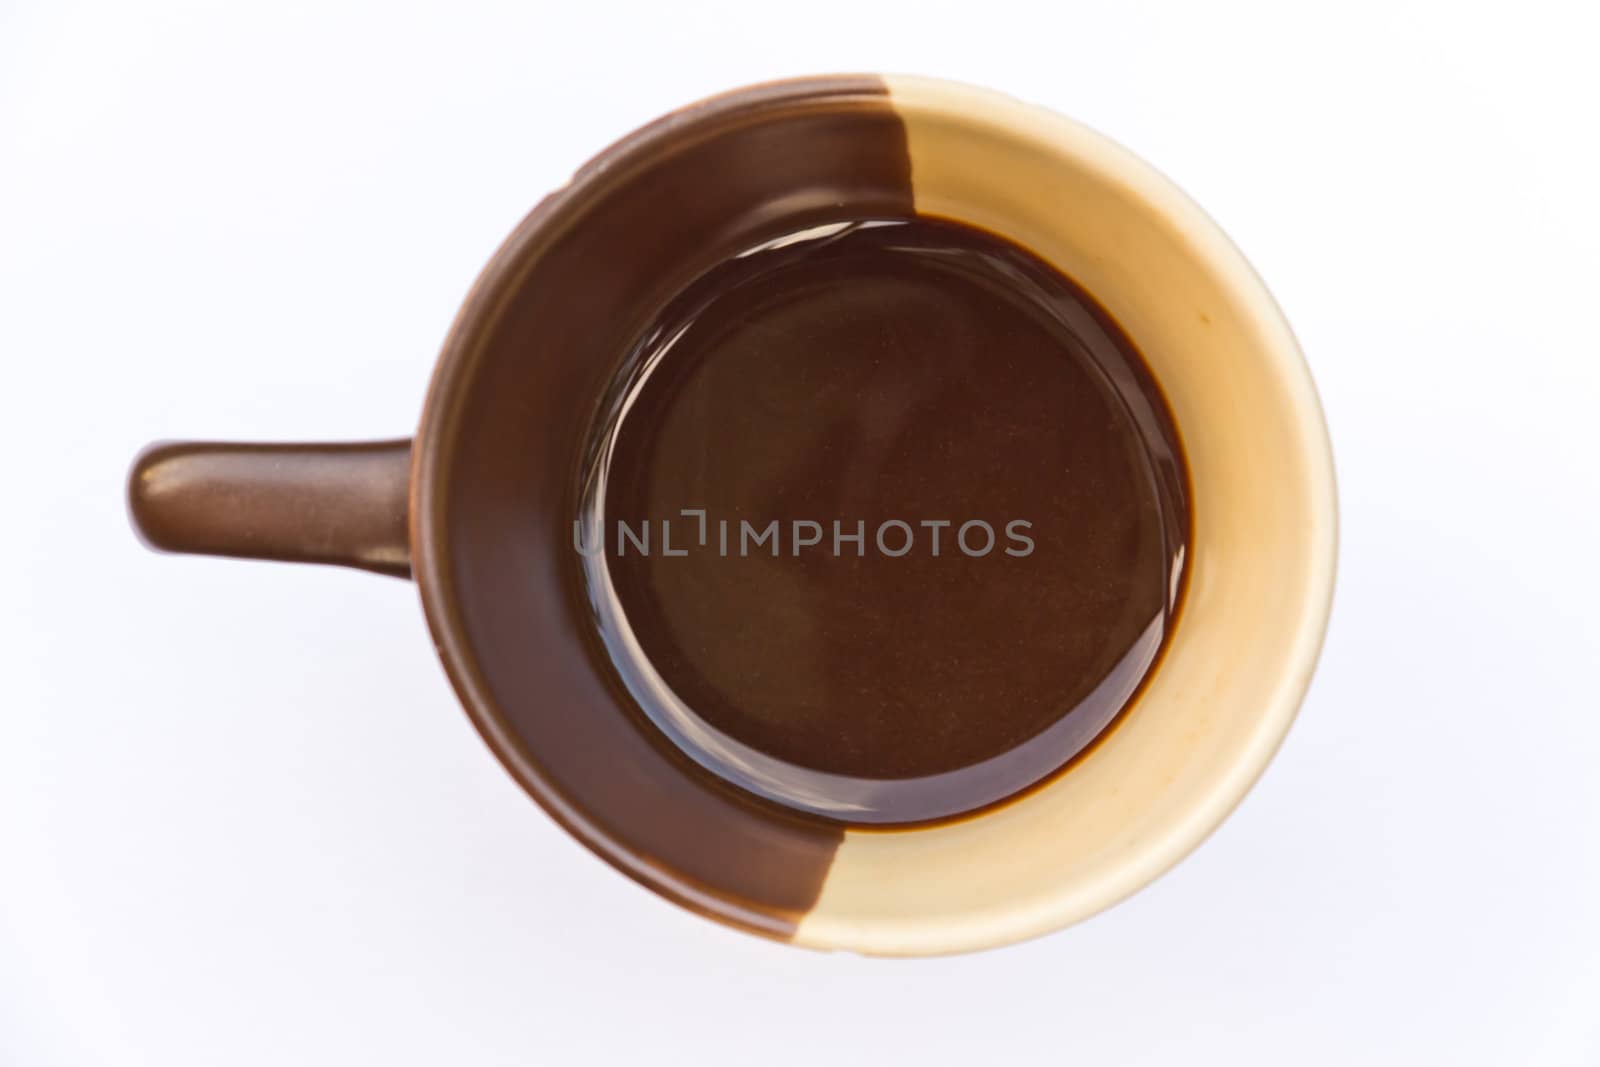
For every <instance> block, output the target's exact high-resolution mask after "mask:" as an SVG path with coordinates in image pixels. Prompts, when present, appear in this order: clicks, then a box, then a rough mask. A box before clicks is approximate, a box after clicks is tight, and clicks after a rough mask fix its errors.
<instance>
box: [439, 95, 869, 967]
mask: <svg viewBox="0 0 1600 1067" xmlns="http://www.w3.org/2000/svg"><path fill="white" fill-rule="evenodd" d="M885 93H886V88H885V86H884V84H883V82H882V80H881V77H880V76H878V75H870V74H833V75H816V76H809V77H799V78H786V79H777V80H772V81H767V82H760V83H755V84H751V85H747V86H743V87H740V88H737V89H732V90H729V91H725V92H722V93H718V94H716V95H713V96H710V97H706V98H704V99H702V100H700V101H697V102H694V103H690V104H687V105H684V106H682V107H679V108H677V109H675V110H673V111H670V112H668V113H666V114H664V115H662V116H661V117H659V118H657V119H655V120H653V121H651V122H649V123H648V124H646V125H644V126H641V127H639V128H637V129H635V130H634V131H633V132H631V133H629V134H627V135H625V136H623V137H622V138H620V139H618V140H617V141H614V142H612V143H611V144H610V145H609V146H607V147H606V148H604V149H602V150H601V151H600V152H598V153H597V154H595V155H594V156H593V157H591V158H590V159H589V161H588V162H586V163H584V164H583V165H582V166H581V167H579V168H578V170H577V171H575V172H574V174H573V176H572V178H571V179H570V180H569V181H568V182H567V184H565V185H564V186H562V187H561V188H559V189H556V190H555V191H553V192H551V193H549V194H548V195H547V196H545V197H544V198H543V199H542V200H541V201H540V202H539V203H538V204H537V205H535V206H534V208H533V210H532V211H530V212H529V213H528V214H527V215H526V216H525V217H524V218H523V219H522V221H521V222H520V223H518V225H517V226H516V228H515V229H514V230H512V232H511V234H510V235H509V236H508V237H507V238H506V239H505V240H504V241H503V242H502V243H501V244H500V246H499V247H498V248H497V249H496V250H495V252H494V254H493V255H492V256H491V257H490V259H489V261H488V263H487V264H486V265H485V266H484V268H483V270H482V271H481V272H480V273H479V275H478V277H477V278H476V279H475V280H474V282H473V284H472V287H471V288H470V289H469V290H468V293H467V296H466V298H465V300H463V302H462V304H461V307H460V310H459V311H458V312H457V314H456V317H455V320H454V322H453V323H452V324H451V327H450V330H449V332H448V333H447V335H446V337H445V341H444V344H443V347H442V349H441V352H440V356H439V359H438V361H437V363H436V364H435V365H434V369H433V374H432V376H431V379H430V381H429V384H428V389H427V393H426V395H425V397H424V400H423V409H422V417H421V420H420V422H419V424H418V427H417V433H416V436H415V438H414V439H413V442H412V450H411V479H410V495H409V508H408V511H409V527H410V529H409V532H410V545H411V575H412V577H413V578H414V580H415V581H416V584H417V588H418V591H419V593H420V596H421V600H422V608H423V614H424V617H425V618H426V620H427V624H428V629H429V632H430V633H431V635H432V637H433V642H434V647H435V650H436V652H437V654H438V656H439V659H440V661H441V663H442V664H443V665H444V669H445V673H446V676H447V677H448V678H449V679H450V683H451V685H452V687H453V688H454V689H455V692H456V695H457V697H458V698H459V699H460V701H461V703H462V705H463V706H464V707H465V708H466V711H467V714H468V717H469V718H470V719H471V720H472V724H473V726H474V728H475V729H476V730H477V731H478V733H479V735H480V736H481V737H482V738H483V740H484V742H485V743H486V744H487V745H488V746H489V748H490V750H491V751H492V752H493V753H494V754H495V756H496V758H497V759H499V761H500V762H501V764H502V765H503V766H504V767H505V768H506V770H507V771H508V772H509V773H510V774H511V776H512V777H513V779H514V780H515V781H516V782H517V783H518V785H520V786H521V787H522V788H523V789H524V790H525V791H526V792H527V793H528V794H529V795H530V796H532V797H533V798H534V800H535V801H537V802H538V804H539V805H540V806H541V807H542V808H543V809H544V810H545V811H546V812H547V813H548V814H549V815H550V816H551V817H552V818H554V819H555V820H556V822H557V823H559V824H560V825H561V826H562V827H563V828H564V829H565V830H566V831H567V832H568V833H571V834H572V835H573V836H575V837H576V838H577V839H578V840H579V841H581V842H583V843H584V844H585V845H586V846H587V847H589V848H590V849H592V850H594V851H595V852H596V853H597V854H598V855H600V856H601V857H602V858H604V859H605V860H606V861H607V862H608V863H610V864H611V865H612V866H614V867H616V868H617V869H618V870H620V871H621V872H622V873H624V874H626V875H627V876H628V877H630V878H632V879H633V880H634V881H636V882H638V883H639V884H641V885H643V886H645V887H646V888H648V889H651V890H653V891H655V892H657V893H660V894H662V895H664V896H666V897H667V898H669V899H671V900H672V901H674V902H676V903H678V904H680V905H682V906H684V907H686V908H688V909H690V910H691V911H694V912H695V913H697V914H700V915H703V916H705V917H707V918H710V919H713V920H715V921H717V922H720V923H726V924H729V925H733V926H736V927H738V928H740V929H743V930H746V931H748V932H751V933H755V934H758V935H761V936H763V937H767V938H771V939H773V940H777V941H782V942H786V943H793V942H792V940H791V939H792V936H793V928H792V924H791V923H788V922H781V921H780V922H777V923H775V922H774V918H773V916H770V915H767V914H764V913H763V912H761V911H757V910H752V909H751V908H749V907H746V906H742V905H743V903H744V902H742V901H740V900H738V899H737V898H735V897H733V896H730V895H724V894H720V893H708V892H707V891H705V890H702V889H700V888H698V887H697V886H696V885H695V884H693V883H692V882H690V881H688V880H685V879H680V878H678V877H675V875H674V872H673V871H672V870H671V869H669V868H668V867H666V866H665V865H663V864H662V863H660V862H651V861H650V860H649V859H647V858H646V857H643V856H640V855H637V854H636V853H635V852H634V851H632V850H631V849H629V848H628V847H626V846H624V845H622V844H621V843H619V842H617V841H615V840H613V839H612V837H611V836H610V835H609V834H608V833H607V832H606V831H605V830H604V829H603V828H601V827H600V826H599V825H598V824H597V823H595V822H594V820H592V819H591V818H590V817H589V816H588V815H587V813H586V812H585V811H584V810H583V809H582V807H580V806H579V805H576V804H574V803H572V802H570V801H569V800H568V799H567V798H566V797H565V796H563V795H562V793H561V791H560V790H558V789H556V788H554V787H553V786H552V785H551V784H550V783H549V782H548V781H547V780H546V779H545V777H544V776H543V774H542V773H541V772H540V771H539V769H538V767H537V764H536V761H535V760H534V759H533V758H531V757H530V755H529V754H528V753H527V752H526V751H525V750H524V747H523V743H522V741H521V740H520V739H519V738H518V737H517V736H516V734H515V733H514V732H513V731H512V730H511V729H510V728H508V727H507V725H506V724H505V723H504V722H502V721H501V719H500V718H499V717H498V715H497V714H496V711H495V702H494V700H493V699H492V698H491V696H490V694H489V693H488V691H487V685H486V684H485V681H484V679H483V676H482V672H481V669H480V667H479V666H478V664H477V662H476V660H475V657H474V655H473V652H472V648H471V644H470V642H469V641H468V640H467V639H466V636H465V634H464V626H463V622H462V618H461V614H460V604H459V598H458V596H457V595H456V591H455V589H454V588H453V587H452V585H451V583H450V580H449V578H448V577H447V575H446V573H445V565H444V560H445V556H446V553H445V551H444V548H445V543H446V542H445V534H444V533H443V530H444V528H445V521H444V517H445V511H446V509H447V506H448V505H447V489H448V484H449V476H450V466H451V465H450V456H449V455H447V454H445V453H444V448H443V446H442V445H441V443H440V442H441V441H448V440H450V439H451V437H452V436H453V433H452V431H453V430H454V428H455V426H456V423H457V420H458V419H459V418H460V416H461V406H462V404H461V401H462V399H463V397H464V395H465V393H466V391H467V384H468V383H469V382H470V381H471V379H472V376H473V373H474V371H475V369H476V365H475V362H474V360H475V358H477V357H479V356H480V354H481V352H482V348H481V346H479V345H478V344H477V342H478V340H479V339H480V338H481V337H482V336H483V334H484V331H485V330H487V329H489V328H492V325H493V324H494V322H495V320H496V318H497V315H498V313H499V311H500V310H501V309H502V308H503V307H504V306H505V304H506V303H507V302H508V301H509V300H511V299H512V298H514V296H515V294H516V290H517V285H518V282H519V280H520V277H521V275H522V273H523V272H524V271H525V269H526V265H527V263H528V262H529V259H528V257H529V256H530V255H536V254H537V250H538V249H539V248H540V247H541V246H545V247H547V246H548V245H549V244H551V243H553V242H554V241H555V240H556V239H557V238H558V237H559V236H560V234H561V233H562V232H564V230H565V225H564V224H565V223H568V222H570V221H571V209H573V208H577V207H580V206H581V205H582V204H584V203H585V202H588V201H589V200H590V199H591V198H598V197H603V196H604V195H605V193H606V192H607V191H608V189H610V188H611V187H612V186H613V184H614V183H616V182H617V181H619V180H620V178H619V177H618V176H622V175H626V174H627V173H628V171H629V166H630V164H632V163H634V162H637V161H643V160H645V159H648V158H650V157H651V156H652V155H654V154H656V153H660V152H662V151H663V150H666V151H670V150H671V149H672V147H674V146H677V147H681V146H683V145H685V144H688V143H691V142H693V141H694V139H695V138H696V135H697V133H699V132H701V131H703V130H705V128H706V127H707V126H709V125H711V124H713V123H715V121H716V120H717V119H719V118H725V117H727V116H730V115H733V114H737V113H738V112H740V111H743V110H746V109H752V108H755V107H759V106H762V105H770V104H775V103H780V102H783V101H786V100H789V99H794V98H805V97H826V98H829V99H831V100H835V101H839V102H845V101H848V100H850V99H852V98H871V99H872V100H873V101H874V102H875V103H878V104H880V105H881V104H882V103H883V98H884V95H885Z"/></svg>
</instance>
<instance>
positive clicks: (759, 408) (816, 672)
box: [574, 218, 1190, 823]
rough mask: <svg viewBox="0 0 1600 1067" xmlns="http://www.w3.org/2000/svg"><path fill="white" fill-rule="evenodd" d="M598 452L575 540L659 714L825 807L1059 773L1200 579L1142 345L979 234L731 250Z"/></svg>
mask: <svg viewBox="0 0 1600 1067" xmlns="http://www.w3.org/2000/svg"><path fill="white" fill-rule="evenodd" d="M591 455H592V463H591V464H590V469H589V470H588V471H587V472H586V474H585V488H584V493H583V500H582V509H581V513H580V514H579V515H578V516H577V524H576V526H575V529H574V547H575V548H577V549H579V550H580V551H582V552H583V555H584V557H585V558H584V560H583V566H584V568H585V573H586V575H587V581H588V584H589V595H590V598H591V600H592V602H593V603H594V605H595V609H596V612H597V615H598V616H599V618H600V621H601V624H602V633H603V636H604V639H605V641H606V644H607V647H608V649H609V652H610V655H611V658H612V661H613V662H614V664H615V665H616V667H617V670H618V675H619V678H620V680H621V681H622V683H623V684H624V685H625V686H626V687H627V689H628V690H629V691H630V692H631V694H632V696H633V698H634V700H635V701H636V702H637V704H638V706H639V709H640V711H641V712H642V715H643V717H644V718H646V719H648V720H649V723H648V724H642V725H643V728H647V729H660V730H662V731H664V732H665V733H666V734H667V735H668V736H669V737H671V738H672V739H673V740H674V741H675V742H676V743H677V745H678V746H679V747H680V748H681V749H682V750H683V751H684V753H685V754H686V755H687V756H689V757H690V758H691V759H693V760H694V761H696V762H698V763H699V764H701V765H702V766H703V767H705V768H706V769H708V770H710V771H711V772H713V773H714V774H716V775H719V776H721V777H722V778H724V779H726V780H727V781H728V782H730V783H732V784H733V785H735V786H737V787H739V788H742V789H745V790H749V791H751V792H754V793H756V794H759V795H761V796H764V797H766V798H768V799H769V800H772V801H774V802H776V803H779V804H782V805H784V806H786V807H789V808H792V809H796V810H798V811H802V812H807V813H810V814H812V815H815V816H821V817H826V818H833V819H840V820H844V821H849V822H860V823H903V822H914V821H923V820H929V819H938V818H944V817H948V816H952V815H956V814H960V813H962V812H967V811H971V810H974V809H976V808H980V807H982V806H985V805H988V804H991V803H994V802H996V801H999V800H1002V799H1004V798H1006V797H1008V796H1010V795H1013V794H1015V793H1016V792H1018V791H1019V790H1022V789H1025V788H1026V787H1028V786H1029V785H1031V784H1033V783H1035V782H1037V781H1039V780H1040V779H1042V778H1045V777H1047V776H1048V775H1050V774H1051V773H1052V772H1054V771H1056V770H1058V769H1059V768H1060V767H1062V766H1063V765H1064V764H1065V763H1067V762H1068V761H1069V760H1070V759H1071V758H1072V757H1073V756H1075V755H1076V754H1078V753H1079V752H1081V751H1082V750H1083V749H1084V748H1085V747H1086V746H1088V745H1089V744H1090V743H1091V742H1092V741H1093V740H1094V739H1095V738H1096V737H1097V736H1098V735H1099V734H1100V733H1101V732H1102V731H1104V730H1105V729H1106V727H1107V726H1108V725H1109V724H1110V723H1111V722H1112V720H1113V719H1115V718H1116V716H1117V715H1118V713H1119V712H1120V711H1121V710H1122V709H1123V708H1124V707H1125V706H1126V705H1127V704H1128V703H1129V701H1130V700H1131V699H1132V697H1133V696H1134V694H1135V692H1136V690H1137V689H1138V687H1139V685H1140V684H1141V682H1142V680H1143V678H1144V677H1145V676H1146V674H1147V673H1148V672H1149V671H1150V669H1151V668H1152V667H1153V666H1154V664H1155V662H1156V660H1157V659H1158V657H1159V655H1160V650H1161V647H1162V644H1163V641H1164V639H1165V636H1166V634H1167V632H1168V629H1169V627H1170V625H1171V623H1172V620H1173V617H1174V613H1175V611H1176V607H1177V604H1178V602H1179V599H1180V595H1181V586H1182V576H1183V569H1184V559H1185V555H1186V553H1187V551H1188V547H1189V544H1188V543H1189V536H1190V534H1189V531H1190V508H1189V500H1188V491H1187V482H1188V479H1187V474H1186V472H1185V470H1184V466H1183V460H1182V453H1181V450H1180V447H1179V443H1178V439H1177V434H1176V432H1175V430H1174V428H1173V424H1172V420H1171V417H1170V414H1169V412H1168V410H1167V407H1166V404H1165V402H1164V401H1163V399H1162V397H1161V395H1160V393H1159V391H1158V390H1157V388H1156V385H1155V382H1154V380H1153V379H1152V378H1151V376H1150V374H1149V372H1148V370H1147V369H1146V368H1145V366H1144V364H1143V362H1142V360H1141V358H1140V356H1139V354H1138V352H1137V350H1136V349H1135V348H1134V346H1133V345H1132V344H1131V343H1130V341H1129V340H1128V339H1127V338H1126V337H1125V336H1124V335H1123V334H1122V332H1121V330H1120V329H1119V328H1118V327H1117V326H1116V324H1115V323H1114V322H1113V321H1112V320H1111V318H1110V317H1109V316H1108V315H1107V314H1106V313H1105V312H1104V311H1103V310H1102V309H1100V308H1099V306H1098V305H1097V304H1095V302H1094V301H1093V300H1092V299H1091V298H1090V297H1089V295H1088V294H1086V293H1085V292H1083V291H1082V290H1081V289H1079V288H1078V287H1077V286H1076V285H1074V284H1073V283H1072V282H1071V281H1070V280H1068V279H1067V278H1065V277H1063V276H1062V275H1061V274H1059V273H1058V272H1056V271H1055V270H1054V269H1053V268H1051V267H1049V266H1047V265H1046V264H1045V263H1043V262H1042V261H1040V260H1039V259H1038V258H1036V257H1035V256H1033V255H1031V254H1030V253H1028V252H1027V251H1025V250H1024V249H1021V248H1019V247H1017V246H1015V245H1013V244H1010V243H1009V242H1006V241H1004V240H1002V239H1000V238H998V237H996V236H994V235H991V234H988V233H985V232H982V231H979V230H976V229H973V228H970V227H967V226H964V225H957V224H955V223H950V222H945V221H938V220H933V219H927V218H905V219H884V220H869V221H851V222H841V223H839V224H836V225H830V226H822V227H814V228H811V229H808V230H806V231H803V232H801V233H796V234H791V235H789V236H787V237H785V238H783V239H781V240H777V241H772V242H769V243H768V244H766V245H764V246H762V247H761V248H758V249H752V250H750V251H749V252H747V253H746V254H744V255H742V256H739V257H736V258H734V259H731V260H729V261H728V262H726V263H724V264H723V265H722V266H720V267H718V268H717V269H715V270H713V271H711V272H710V273H709V274H708V275H706V276H704V277H702V278H701V279H700V280H699V281H698V282H696V283H695V284H694V285H692V286H691V287H690V288H689V289H688V290H686V291H685V292H683V293H681V294H680V295H679V296H678V297H677V298H676V299H675V300H673V301H672V302H671V303H670V305H669V306H668V307H666V308H665V309H664V311H663V312H662V313H661V315H660V316H659V317H658V318H657V320H656V321H655V323H654V324H653V325H652V327H651V328H650V329H649V330H648V331H646V333H645V334H644V336H643V338H642V339H641V341H640V343H639V344H638V346H637V349H636V350H635V351H633V352H632V353H630V354H629V357H628V360H627V364H626V366H625V368H624V372H623V373H622V375H620V377H619V382H618V385H617V387H616V389H615V390H614V391H613V394H612V396H611V397H610V398H609V400H608V402H607V407H606V410H604V411H603V412H601V415H600V418H599V421H598V423H597V428H596V431H595V437H594V442H593V447H592V449H591ZM623 530H626V531H630V532H631V535H629V536H624V535H622V534H621V533H620V531H623ZM729 530H731V531H732V535H731V540H730V535H729ZM747 530H748V531H754V532H755V533H767V534H768V535H770V536H771V538H772V541H771V543H770V544H769V543H768V541H767V540H765V539H763V540H761V541H758V542H756V550H754V551H750V550H749V548H750V539H749V537H748V536H744V535H745V534H746V531H747ZM652 533H653V534H654V541H653V542H651V541H650V540H649V538H650V537H651V535H652ZM585 535H587V540H586V536H585ZM663 541H665V545H663ZM647 546H651V547H653V548H654V551H651V550H650V548H649V547H647ZM665 549H670V551H668V550H665ZM1024 549H1025V550H1024Z"/></svg>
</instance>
